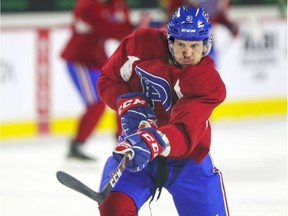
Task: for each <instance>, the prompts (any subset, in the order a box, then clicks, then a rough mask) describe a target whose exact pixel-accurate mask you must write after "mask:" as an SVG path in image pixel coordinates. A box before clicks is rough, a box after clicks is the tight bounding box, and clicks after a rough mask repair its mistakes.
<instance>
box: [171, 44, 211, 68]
mask: <svg viewBox="0 0 288 216" xmlns="http://www.w3.org/2000/svg"><path fill="white" fill-rule="evenodd" d="M170 46H171V48H172V50H173V54H174V59H175V61H176V62H177V63H178V64H179V65H180V66H182V67H185V66H188V65H196V64H198V63H199V62H200V61H201V59H202V57H203V52H204V51H205V49H206V48H205V47H204V44H203V41H186V40H178V39H175V40H174V43H170Z"/></svg>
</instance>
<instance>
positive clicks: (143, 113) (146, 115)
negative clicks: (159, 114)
mask: <svg viewBox="0 0 288 216" xmlns="http://www.w3.org/2000/svg"><path fill="white" fill-rule="evenodd" d="M117 110H118V114H119V116H120V118H121V125H122V129H123V131H124V133H125V134H126V135H131V134H133V133H136V131H137V130H138V128H139V124H140V122H141V121H143V120H144V121H147V120H149V122H150V124H153V122H154V124H155V125H156V123H155V121H156V115H155V113H154V111H153V110H152V108H151V107H150V105H149V103H148V99H147V98H146V97H145V95H144V94H142V93H138V92H132V93H127V94H124V95H121V96H120V97H119V98H118V99H117Z"/></svg>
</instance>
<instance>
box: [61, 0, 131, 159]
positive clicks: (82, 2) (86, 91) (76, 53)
mask: <svg viewBox="0 0 288 216" xmlns="http://www.w3.org/2000/svg"><path fill="white" fill-rule="evenodd" d="M132 30H133V27H132V24H131V22H130V20H129V9H128V6H127V5H126V3H125V1H124V0H78V1H77V2H76V5H75V7H74V9H73V23H72V35H71V37H70V39H69V40H68V42H67V44H66V46H65V48H64V50H63V51H62V53H61V57H62V58H63V59H64V60H65V61H66V63H67V70H68V73H69V75H70V77H71V79H72V81H73V83H74V85H75V87H76V89H77V91H78V92H79V93H80V96H81V98H82V100H83V102H84V104H85V106H86V110H85V112H84V113H83V115H82V116H80V118H79V123H78V129H77V132H76V134H75V136H74V137H73V139H72V140H71V143H70V147H69V153H68V156H69V157H70V158H76V159H82V160H94V158H92V157H90V156H88V155H86V154H85V153H84V151H83V148H82V147H83V144H84V143H85V141H86V140H87V138H88V137H89V136H90V135H91V133H92V131H93V130H94V128H95V127H96V125H97V123H98V121H99V119H100V117H101V115H102V114H103V112H104V109H105V104H104V103H103V102H101V100H100V98H99V96H98V92H97V86H96V83H97V80H98V78H99V76H100V69H101V68H102V66H103V65H104V63H105V62H106V61H107V59H108V56H107V53H106V51H105V42H106V40H107V39H111V38H113V39H116V40H119V41H120V40H121V39H123V38H124V37H125V36H126V35H128V34H130V33H131V32H132Z"/></svg>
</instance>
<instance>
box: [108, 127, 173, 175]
mask: <svg viewBox="0 0 288 216" xmlns="http://www.w3.org/2000/svg"><path fill="white" fill-rule="evenodd" d="M169 153H170V144H169V141H168V139H167V137H166V136H165V135H164V134H163V133H161V132H160V131H157V130H156V129H154V128H140V129H139V130H138V132H137V133H135V134H132V135H130V136H127V137H125V139H124V141H123V142H121V143H119V144H118V145H117V146H116V147H115V149H114V151H113V157H114V158H115V159H116V160H117V161H118V162H119V161H121V160H122V157H123V155H125V154H128V157H129V159H130V161H129V163H128V165H127V169H128V170H129V171H131V172H138V171H141V170H142V169H143V168H144V167H145V166H146V165H147V164H148V162H149V161H151V160H153V159H154V158H155V157H157V156H158V155H162V156H164V157H166V156H168V154H169Z"/></svg>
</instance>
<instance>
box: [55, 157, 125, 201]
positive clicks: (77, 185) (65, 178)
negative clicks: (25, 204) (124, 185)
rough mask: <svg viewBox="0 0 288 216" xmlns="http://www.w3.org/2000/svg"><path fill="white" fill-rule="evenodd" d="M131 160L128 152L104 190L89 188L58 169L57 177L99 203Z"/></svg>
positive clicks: (64, 183)
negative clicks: (98, 190) (97, 190)
mask: <svg viewBox="0 0 288 216" xmlns="http://www.w3.org/2000/svg"><path fill="white" fill-rule="evenodd" d="M128 162H129V155H128V154H126V155H125V156H124V157H123V159H122V160H121V162H120V163H119V165H118V166H117V168H116V170H115V171H114V172H113V173H112V174H111V178H110V180H109V181H108V183H107V184H106V185H105V187H104V189H103V191H101V192H96V191H94V190H92V189H91V188H89V187H88V186H87V185H85V184H84V183H82V182H81V181H79V180H78V179H76V178H74V177H73V176H71V175H69V174H67V173H65V172H62V171H58V172H57V173H56V177H57V179H58V181H59V182H61V183H62V184H63V185H65V186H67V187H69V188H71V189H73V190H75V191H78V192H79V193H81V194H84V195H86V196H87V197H89V198H91V199H92V200H94V201H96V202H98V203H99V204H100V203H102V202H103V201H104V199H105V198H106V197H107V195H108V194H109V193H110V192H111V190H112V189H113V188H114V187H115V185H116V183H117V182H118V181H119V179H120V177H121V175H122V173H123V172H124V170H125V169H126V167H127V164H128Z"/></svg>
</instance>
